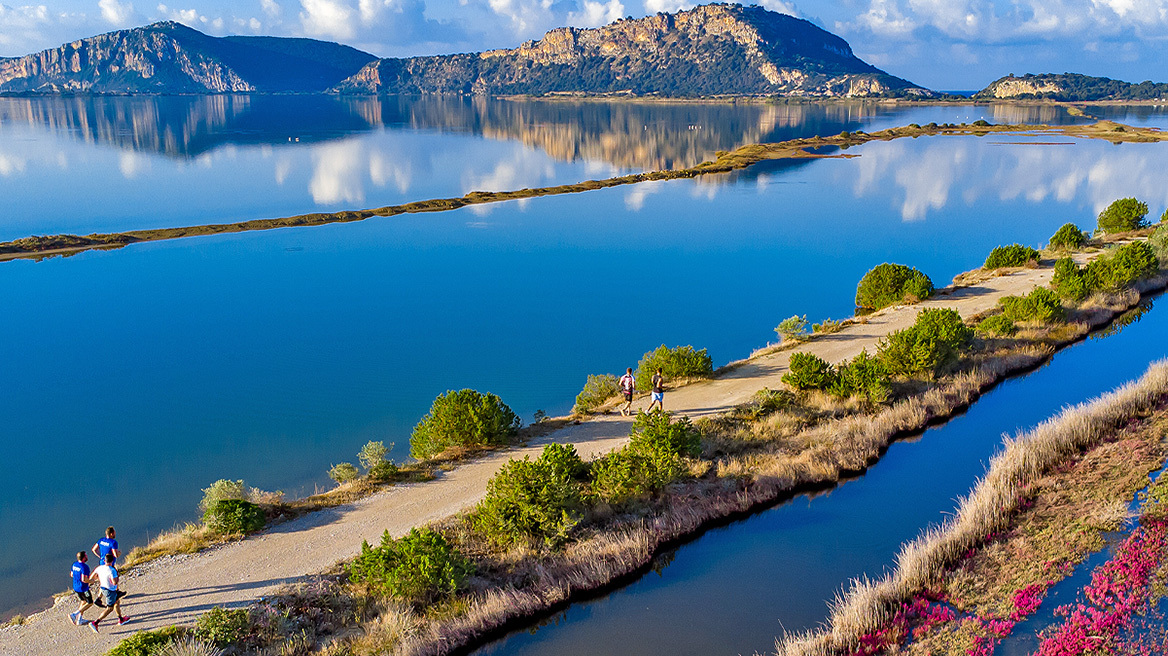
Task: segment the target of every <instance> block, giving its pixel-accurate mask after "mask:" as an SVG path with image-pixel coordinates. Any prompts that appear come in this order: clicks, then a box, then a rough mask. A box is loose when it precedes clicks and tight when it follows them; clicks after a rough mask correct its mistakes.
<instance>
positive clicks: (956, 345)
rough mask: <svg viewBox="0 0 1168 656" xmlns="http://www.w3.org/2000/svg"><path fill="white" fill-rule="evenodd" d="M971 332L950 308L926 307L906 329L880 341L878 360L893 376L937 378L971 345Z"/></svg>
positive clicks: (958, 315)
mask: <svg viewBox="0 0 1168 656" xmlns="http://www.w3.org/2000/svg"><path fill="white" fill-rule="evenodd" d="M973 337H974V335H973V329H972V328H970V327H969V326H966V325H965V322H964V321H962V320H961V315H960V314H958V313H957V311H956V310H953V309H949V308H927V309H924V310H921V311H920V313H919V314H917V319H916V322H915V323H913V325H912V326H911V327H909V328H905V329H904V330H898V331H896V332H894V333H891V334H889V335H888V336H887V337H885V338H884V340H883V341H881V342H880V346H879V349H878V350H877V357H879V358H880V361H881V363H883V365H884V367H886V368H887V370H888V372H889V373H890V374H892V375H894V376H919V375H922V374H924V375H927V376H936V375H937V374H939V373H940V372H941V370H942V369H943V368H944V367H945V366H946V365H949V364H952V363H954V362H956V361H957V358H958V357H960V355H961V354H962V353H963V352H965V351H966V350H967V349H968V348H969V346H970V345H971V344H972V343H973Z"/></svg>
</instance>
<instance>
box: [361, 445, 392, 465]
mask: <svg viewBox="0 0 1168 656" xmlns="http://www.w3.org/2000/svg"><path fill="white" fill-rule="evenodd" d="M391 448H393V445H392V444H390V445H389V447H388V448H387V447H386V446H385V442H374V441H372V440H370V441H369V442H366V443H365V446H363V447H361V451H360V452H358V453H357V460H358V461H359V462H360V463H361V466H362V467H364V468H365V471H369V470H372V469H373V468H374V467H376V466H377V465H379V464H381V463H383V462H385V454H387V453H389V449H391Z"/></svg>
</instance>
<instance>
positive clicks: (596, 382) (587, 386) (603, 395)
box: [572, 374, 620, 414]
mask: <svg viewBox="0 0 1168 656" xmlns="http://www.w3.org/2000/svg"><path fill="white" fill-rule="evenodd" d="M617 394H620V379H618V378H617V377H616V376H614V375H612V374H600V375H592V374H589V375H588V380H587V381H586V382H585V383H584V389H582V390H580V393H579V394H577V395H576V405H575V406H574V407H573V408H572V412H575V413H578V414H585V413H588V412H592V411H593V410H595V409H596V408H598V407H600V406H601V405H603V404H604V402H605V401H607V400H609V399H611V398H612V397H614V396H616V395H617Z"/></svg>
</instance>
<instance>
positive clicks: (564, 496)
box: [471, 445, 584, 547]
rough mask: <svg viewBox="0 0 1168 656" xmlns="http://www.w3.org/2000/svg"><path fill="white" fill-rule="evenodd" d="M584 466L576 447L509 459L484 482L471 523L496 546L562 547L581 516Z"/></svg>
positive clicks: (547, 449) (550, 448)
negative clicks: (527, 543)
mask: <svg viewBox="0 0 1168 656" xmlns="http://www.w3.org/2000/svg"><path fill="white" fill-rule="evenodd" d="M583 467H584V465H583V462H582V461H581V460H580V456H579V455H577V454H576V450H575V449H574V448H572V447H571V446H560V445H548V446H547V447H544V451H543V453H542V454H540V457H539V458H537V459H535V460H531V459H530V458H526V457H525V458H524V459H523V460H515V459H512V460H510V461H508V462H507V464H505V465H503V467H502V468H500V469H499V471H498V472H497V473H496V474H495V475H494V477H492V478H491V480H490V481H488V482H487V495H486V496H485V497H484V498H483V500H482V501H480V502H479V504H478V505H477V506H475V509H474V512H473V513H472V515H471V522H472V524H473V525H474V527H475V528H476V529H478V530H479V531H481V532H482V534H483V535H485V536H487V537H488V538H489V539H491V540H492V541H494V542H495V543H497V544H500V545H509V544H516V543H525V542H531V541H535V542H542V543H543V544H544V545H546V546H549V547H554V546H557V545H559V544H561V543H562V542H563V541H564V540H566V539H567V537H568V534H569V533H570V532H571V530H572V529H573V528H574V527H575V526H576V524H578V523H579V522H580V519H581V518H582V517H583V505H584V497H583V487H582V484H581V482H580V480H579V477H580V474H581V472H582V471H583Z"/></svg>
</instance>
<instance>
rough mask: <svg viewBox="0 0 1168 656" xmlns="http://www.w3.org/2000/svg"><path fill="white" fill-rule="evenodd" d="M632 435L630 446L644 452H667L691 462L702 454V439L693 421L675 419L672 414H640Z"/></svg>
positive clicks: (683, 418) (659, 411)
mask: <svg viewBox="0 0 1168 656" xmlns="http://www.w3.org/2000/svg"><path fill="white" fill-rule="evenodd" d="M629 435H630V439H629V446H630V447H631V448H633V449H636V450H640V451H663V452H665V453H669V454H672V455H677V456H686V457H689V458H694V457H697V455H698V454H699V453H701V451H702V436H701V435H700V434H699V433H698V431H697V429H695V428H694V426H693V424H691V423H690V421H689V417H682V418H681V419H674V418H673V414H672V413H669V412H663V411H661V410H654V411H653V412H649V413H644V412H639V413H637V416H636V418H634V419H633V428H632V430H631V431H630V432H629Z"/></svg>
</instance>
